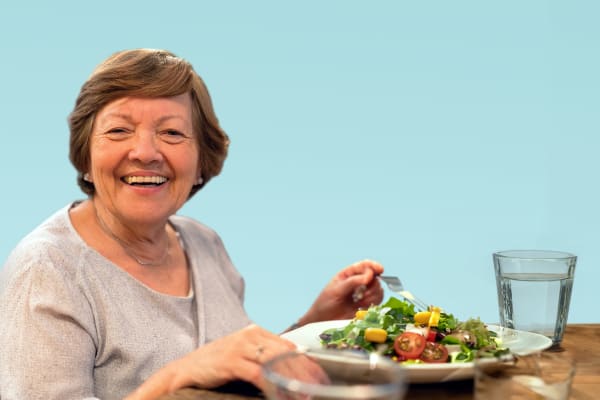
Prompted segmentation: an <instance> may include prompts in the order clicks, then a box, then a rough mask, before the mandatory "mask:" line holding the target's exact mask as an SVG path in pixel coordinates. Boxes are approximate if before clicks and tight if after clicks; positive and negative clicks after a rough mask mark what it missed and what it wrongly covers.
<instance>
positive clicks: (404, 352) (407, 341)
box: [394, 332, 425, 359]
mask: <svg viewBox="0 0 600 400" xmlns="http://www.w3.org/2000/svg"><path fill="white" fill-rule="evenodd" d="M424 348H425V338H424V337H423V336H422V335H419V334H418V333H416V332H404V333H403V334H401V335H399V336H398V337H396V340H394V350H395V351H396V354H398V355H399V356H401V357H404V358H406V359H415V358H419V356H420V355H421V353H422V352H423V349H424Z"/></svg>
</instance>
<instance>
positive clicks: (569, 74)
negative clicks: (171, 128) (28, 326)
mask: <svg viewBox="0 0 600 400" xmlns="http://www.w3.org/2000/svg"><path fill="white" fill-rule="evenodd" d="M599 4H600V3H598V2H596V1H591V0H590V1H562V2H561V1H542V0H528V1H501V2H500V1H498V2H487V1H475V0H473V1H419V2H401V1H373V2H366V1H302V2H283V1H219V2H216V1H215V2H208V1H170V2H165V1H150V0H145V1H139V2H133V1H129V2H128V1H106V0H105V1H102V2H84V1H72V2H67V1H52V2H43V1H40V2H37V3H34V2H31V1H18V2H17V1H13V2H6V1H4V2H2V5H0V51H1V54H2V55H1V62H0V83H1V88H2V89H1V91H0V105H1V107H0V110H1V113H2V118H1V122H2V123H1V132H2V143H3V144H2V157H0V170H1V171H2V173H3V174H2V175H3V179H2V184H3V185H2V186H3V188H2V195H1V202H2V203H1V204H2V207H1V213H2V214H1V218H2V226H3V229H2V231H1V233H0V239H1V240H0V259H1V260H4V259H5V258H6V257H7V256H8V254H9V252H10V250H11V248H12V247H14V246H15V244H16V243H17V241H18V240H19V239H20V238H21V237H23V236H24V235H25V234H26V233H27V232H29V231H30V230H31V229H33V228H34V227H35V226H36V225H38V224H39V223H40V222H41V221H42V220H44V219H45V218H46V217H48V216H49V215H50V214H51V213H53V212H54V211H55V210H57V209H58V208H60V207H62V206H64V205H66V204H67V203H68V202H70V201H72V200H74V199H78V198H82V197H83V194H82V193H81V192H80V191H79V189H78V188H77V186H76V183H75V173H74V169H73V168H72V167H71V165H70V164H69V162H68V159H67V152H68V149H67V146H68V129H67V124H66V118H67V115H68V114H69V112H70V110H71V108H72V106H73V104H74V101H75V97H76V95H77V93H78V90H79V87H80V86H81V84H82V83H83V81H84V80H85V79H86V78H87V76H88V75H89V74H90V72H91V71H92V69H93V68H94V66H95V65H96V64H98V63H99V62H100V61H101V60H103V59H104V58H105V57H107V56H108V55H110V54H111V53H113V52H114V51H117V50H121V49H125V48H134V47H154V48H167V49H169V50H171V51H173V52H175V53H177V54H178V55H181V56H183V57H184V58H187V59H188V60H189V61H191V62H192V64H194V66H195V68H196V70H197V72H198V73H200V75H202V76H203V77H204V79H205V81H206V83H207V85H208V87H209V89H210V91H211V94H212V96H213V101H214V105H215V108H216V111H217V114H218V116H219V118H220V120H221V122H222V125H223V127H224V128H225V129H226V131H227V132H228V133H229V135H230V136H231V139H232V146H231V152H230V156H229V158H228V160H227V162H226V165H225V169H224V171H223V173H222V175H221V176H220V177H218V178H216V179H215V180H213V181H212V182H211V183H210V185H208V186H207V187H206V189H205V190H204V191H203V192H200V193H199V194H198V195H197V196H196V197H195V198H194V199H193V200H192V201H191V202H190V203H188V204H187V205H186V206H185V207H184V209H183V210H182V212H181V213H182V214H187V215H190V216H192V217H194V218H197V219H199V220H201V221H203V222H205V223H206V224H208V225H210V226H212V227H213V228H214V229H216V230H217V231H218V232H219V233H220V234H221V236H222V238H223V240H224V242H225V244H226V246H227V248H228V250H229V252H230V255H231V257H232V259H233V261H234V263H235V264H236V266H237V267H238V269H239V270H240V271H241V272H242V274H243V275H244V276H245V278H246V282H247V292H246V304H247V309H248V312H249V313H250V315H251V317H252V318H254V319H255V320H256V321H257V322H258V323H259V324H261V325H263V326H265V327H267V328H269V329H272V330H274V331H280V330H282V329H284V328H285V327H286V326H287V325H288V324H290V323H291V322H293V321H294V320H295V319H296V318H297V317H299V316H300V315H301V314H302V313H303V312H304V311H305V310H306V309H307V308H308V306H309V305H310V304H311V302H312V300H313V299H314V297H315V296H316V295H317V294H318V292H319V291H320V289H321V288H322V287H323V286H324V285H325V283H326V282H327V281H328V280H329V279H330V278H331V277H332V276H333V275H334V273H335V272H337V271H338V270H339V269H341V268H342V267H343V266H345V265H347V264H350V263H352V262H354V261H357V260H360V259H363V258H372V259H376V260H378V261H380V262H381V263H383V264H384V266H385V267H386V272H387V273H389V274H395V275H399V276H400V277H401V278H402V280H403V281H404V283H405V285H406V286H407V287H408V288H409V289H410V290H412V291H413V292H415V293H417V294H418V295H419V296H420V297H423V298H425V299H427V300H429V301H430V302H432V303H436V304H439V305H441V306H442V307H443V308H445V309H446V310H448V311H450V312H453V313H454V314H455V315H457V316H459V317H461V318H466V317H469V316H480V317H481V318H482V319H484V320H486V321H490V322H494V321H497V320H498V315H497V300H496V287H495V281H494V275H493V271H492V258H491V254H492V252H494V251H496V250H502V249H509V248H543V249H555V250H566V251H570V252H573V253H575V254H577V255H578V256H579V260H578V265H577V272H576V277H575V285H574V292H573V298H572V303H571V312H570V317H569V322H572V323H573V322H600V312H599V311H598V307H597V303H598V301H597V298H598V297H597V296H598V282H599V281H600V272H598V271H599V270H598V265H599V263H600V252H599V248H598V241H599V239H600V234H599V228H600V217H599V213H598V204H600V191H599V188H598V178H597V177H598V173H599V171H600V161H599V160H598V159H599V157H598V155H597V153H598V146H599V139H598V133H599V129H598V127H599V120H600V119H599V115H600V114H599V112H598V110H599V106H600V72H599V71H600V56H599V54H600V51H599V43H600V42H599V39H600V24H598V16H599V15H600V6H599Z"/></svg>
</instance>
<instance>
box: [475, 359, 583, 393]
mask: <svg viewBox="0 0 600 400" xmlns="http://www.w3.org/2000/svg"><path fill="white" fill-rule="evenodd" d="M474 369H475V377H474V380H475V400H512V399H538V400H539V399H547V400H567V399H568V398H569V393H570V391H571V383H572V381H573V375H574V374H575V365H574V362H573V360H572V359H571V358H568V357H567V356H566V355H565V353H552V352H538V353H533V354H529V355H526V356H513V355H509V356H504V357H500V358H491V357H483V358H478V357H476V358H475V360H474Z"/></svg>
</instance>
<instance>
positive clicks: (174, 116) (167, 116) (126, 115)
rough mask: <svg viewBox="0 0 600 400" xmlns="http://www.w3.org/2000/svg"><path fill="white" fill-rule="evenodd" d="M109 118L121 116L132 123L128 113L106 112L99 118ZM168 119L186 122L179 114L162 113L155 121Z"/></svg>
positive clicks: (159, 122)
mask: <svg viewBox="0 0 600 400" xmlns="http://www.w3.org/2000/svg"><path fill="white" fill-rule="evenodd" d="M109 118H121V119H124V120H125V121H127V122H131V123H133V118H131V116H130V115H129V114H122V113H108V114H106V115H104V117H103V118H102V119H101V120H102V121H104V120H106V119H109ZM169 119H179V120H182V121H184V122H187V120H186V118H184V117H182V116H180V115H164V116H162V117H160V118H159V119H158V120H157V121H156V122H157V124H161V123H163V122H165V121H166V120H169Z"/></svg>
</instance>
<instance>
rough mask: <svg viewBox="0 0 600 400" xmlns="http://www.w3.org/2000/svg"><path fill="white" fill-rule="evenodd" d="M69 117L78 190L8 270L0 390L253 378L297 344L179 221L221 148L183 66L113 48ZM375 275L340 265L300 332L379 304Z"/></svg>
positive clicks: (127, 393) (62, 398) (17, 393)
mask: <svg viewBox="0 0 600 400" xmlns="http://www.w3.org/2000/svg"><path fill="white" fill-rule="evenodd" d="M69 125H70V131H71V137H70V159H71V162H72V163H73V165H74V166H75V168H76V170H77V172H78V183H79V186H80V187H81V189H82V190H83V191H84V192H85V193H86V194H87V195H88V197H87V199H85V200H82V201H76V202H74V203H72V204H69V205H67V206H66V207H64V208H62V209H61V210H59V211H58V212H57V213H56V214H54V215H53V216H51V217H50V218H49V219H48V220H46V221H45V222H44V223H43V224H41V225H40V226H39V227H37V228H36V229H35V230H34V231H33V232H31V233H30V234H29V235H27V236H26V237H25V238H24V239H23V240H22V241H21V243H19V245H18V246H17V247H16V249H15V250H14V251H13V252H12V253H11V255H10V256H9V258H8V260H7V262H6V264H5V266H4V268H3V269H2V279H1V286H0V397H1V398H2V399H3V400H12V399H37V398H40V399H41V398H43V399H59V400H67V399H83V398H90V397H92V398H100V399H122V398H128V399H152V398H156V397H157V396H160V395H161V394H164V393H168V392H171V391H173V390H176V389H178V388H181V387H186V386H199V387H205V388H213V387H217V386H220V385H223V384H225V383H227V382H230V381H237V380H242V381H246V382H249V383H252V384H254V385H256V386H257V387H259V388H260V387H262V385H263V382H262V378H261V375H260V365H261V363H262V362H264V361H265V360H267V359H269V358H270V357H272V356H274V355H276V354H279V353H281V352H284V351H287V350H290V349H292V348H293V347H294V345H293V343H291V342H289V341H287V340H285V339H283V338H281V337H280V336H278V335H277V334H274V333H271V332H268V331H267V330H265V329H263V328H260V327H258V326H256V325H254V324H252V321H251V320H250V319H249V317H248V316H247V314H246V312H245V311H244V307H243V296H244V281H243V279H242V277H241V276H240V275H239V273H238V272H237V270H236V269H235V268H234V266H233V265H232V263H231V260H230V259H229V257H228V255H227V252H226V250H225V248H224V246H223V243H222V242H221V240H220V238H219V236H218V235H217V234H216V233H215V232H214V231H212V230H211V229H210V228H208V227H206V226H205V225H202V224H201V223H199V222H197V221H194V220H192V219H190V218H186V217H183V216H179V215H176V213H177V211H178V210H179V209H180V207H181V206H182V205H183V204H184V203H185V202H186V201H187V200H188V199H189V198H190V197H191V196H193V195H194V194H195V193H196V192H197V191H198V190H200V189H201V188H202V187H203V186H204V185H206V183H207V182H208V181H210V180H211V179H212V178H213V177H214V176H216V175H217V174H218V173H219V172H220V170H221V167H222V165H223V162H224V160H225V157H226V155H227V147H228V143H229V139H228V137H227V135H226V134H225V132H223V130H222V129H221V127H220V126H219V123H218V121H217V117H216V116H215V113H214V111H213V108H212V104H211V100H210V97H209V94H208V92H207V89H206V87H205V85H204V83H203V82H202V80H201V79H200V77H199V76H198V75H197V74H196V73H195V72H194V70H193V68H192V66H191V65H190V64H189V63H188V62H187V61H185V60H183V59H181V58H179V57H176V56H175V55H173V54H171V53H169V52H167V51H162V50H149V49H140V50H130V51H123V52H119V53H116V54H114V55H112V56H111V57H109V58H108V59H107V60H105V61H104V62H103V63H102V64H101V65H100V66H98V67H97V69H96V70H95V71H94V72H93V74H92V75H91V77H90V78H89V79H88V81H87V82H86V83H85V84H84V85H83V87H82V88H81V92H80V94H79V97H78V98H77V101H76V104H75V108H74V110H73V112H72V114H71V115H70V118H69ZM382 272H383V268H382V266H381V265H379V264H378V263H376V262H373V261H368V260H365V261H361V262H358V263H356V264H353V265H351V266H349V267H346V268H345V269H343V270H342V271H340V272H339V273H338V274H337V275H336V276H335V277H334V278H333V279H332V280H331V281H330V282H329V283H328V284H327V285H326V286H325V288H324V289H323V291H322V292H321V294H320V295H319V297H318V298H317V299H316V300H315V302H314V303H313V305H312V306H311V307H310V309H309V310H308V311H307V312H306V314H304V315H303V316H302V317H301V318H300V319H299V320H298V325H303V324H306V323H309V322H314V321H319V320H327V319H342V318H349V317H351V316H352V315H353V313H354V311H355V310H356V308H358V307H366V306H368V305H370V304H372V303H379V302H380V301H381V299H382V296H383V291H382V288H381V286H380V285H379V283H378V280H377V279H376V277H377V275H379V274H381V273H382ZM363 285H364V286H366V290H365V291H364V293H363V296H362V299H361V300H359V301H358V302H355V301H353V299H352V293H353V292H354V291H355V289H356V288H357V287H364V286H363ZM355 300H356V299H355Z"/></svg>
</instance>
